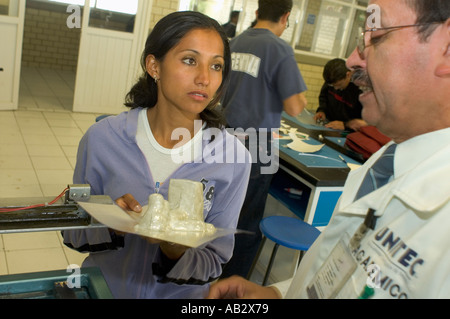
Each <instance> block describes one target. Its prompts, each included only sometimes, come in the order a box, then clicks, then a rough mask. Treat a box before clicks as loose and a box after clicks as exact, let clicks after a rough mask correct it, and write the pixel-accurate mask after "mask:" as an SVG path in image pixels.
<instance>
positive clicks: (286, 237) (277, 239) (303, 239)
mask: <svg viewBox="0 0 450 319" xmlns="http://www.w3.org/2000/svg"><path fill="white" fill-rule="evenodd" d="M259 228H260V229H261V232H262V233H263V239H262V242H261V245H260V246H259V249H258V253H257V254H256V256H255V259H254V260H253V264H252V267H251V268H250V272H249V274H248V276H247V279H250V276H251V274H252V272H253V270H254V268H255V266H256V263H257V261H258V259H259V256H260V254H261V251H262V249H263V247H264V244H265V242H266V239H267V238H269V239H270V240H271V241H273V242H274V243H275V246H274V247H273V250H272V255H271V256H270V261H269V265H268V266H267V270H266V274H265V276H264V280H263V283H262V285H263V286H265V285H266V283H267V280H268V279H269V275H270V271H271V270H272V265H273V261H274V260H275V256H276V254H277V250H278V247H280V245H282V246H284V247H288V248H291V249H296V250H299V251H300V252H301V257H303V253H304V252H305V251H307V250H308V249H309V247H311V245H312V244H313V243H314V241H315V240H316V238H317V237H318V236H319V235H320V231H319V230H318V229H317V228H315V227H314V226H311V225H310V224H308V223H306V222H304V221H303V220H300V219H298V218H293V217H287V216H270V217H266V218H264V219H263V220H261V222H260V224H259ZM301 257H300V259H299V262H298V263H300V260H301Z"/></svg>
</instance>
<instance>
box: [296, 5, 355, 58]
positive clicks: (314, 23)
mask: <svg viewBox="0 0 450 319" xmlns="http://www.w3.org/2000/svg"><path fill="white" fill-rule="evenodd" d="M349 13H350V7H348V6H345V5H342V4H338V3H334V2H331V1H322V2H321V1H311V0H310V1H308V5H307V8H306V18H305V21H304V24H303V28H302V32H301V35H300V38H299V40H298V41H297V43H296V46H295V48H296V49H298V50H304V51H310V52H314V53H320V54H325V55H332V56H338V55H339V50H340V47H341V43H342V36H343V34H344V29H345V27H346V25H347V22H348V19H349Z"/></svg>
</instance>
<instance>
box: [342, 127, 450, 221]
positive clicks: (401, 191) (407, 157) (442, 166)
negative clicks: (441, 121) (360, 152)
mask: <svg viewBox="0 0 450 319" xmlns="http://www.w3.org/2000/svg"><path fill="white" fill-rule="evenodd" d="M449 141H450V128H447V129H444V130H440V131H435V132H432V133H428V134H424V135H421V136H418V137H415V138H413V139H410V140H408V141H405V142H403V143H401V144H399V145H398V147H397V150H396V153H395V159H394V171H395V173H394V174H395V175H394V180H393V181H391V182H390V183H388V184H387V185H385V186H383V187H381V188H379V189H377V190H375V191H374V192H372V193H370V194H368V195H366V196H364V197H362V198H360V199H359V200H357V201H356V202H354V198H355V196H356V193H357V191H358V189H359V187H360V185H361V181H362V180H363V178H364V177H365V175H366V173H367V171H368V169H369V168H370V167H371V166H372V165H373V164H374V163H375V162H376V160H377V159H378V158H379V157H380V156H381V155H382V154H383V152H384V151H385V150H386V148H387V147H389V145H391V144H392V143H393V142H390V143H388V144H387V145H385V146H384V147H383V148H382V149H380V150H379V151H378V152H377V153H376V154H374V155H373V156H372V157H371V158H370V159H369V160H368V161H367V162H366V163H365V164H364V165H363V166H362V167H361V168H359V169H357V170H355V171H352V172H351V173H350V174H349V177H348V179H347V181H346V185H345V189H344V192H343V195H342V197H341V200H340V202H339V206H338V208H339V209H338V210H339V211H340V213H349V214H354V215H366V213H367V210H368V209H369V208H372V209H374V210H375V211H376V216H381V215H382V214H383V213H384V211H385V209H386V206H387V205H388V204H389V202H390V201H391V200H392V199H393V198H394V197H395V198H397V199H399V200H400V201H402V202H403V203H404V204H405V205H407V206H408V207H410V208H411V209H412V210H414V211H416V212H421V213H425V214H432V213H433V212H435V211H436V210H438V209H439V208H440V207H442V206H443V205H444V204H446V203H447V202H448V201H449V200H450V143H449Z"/></svg>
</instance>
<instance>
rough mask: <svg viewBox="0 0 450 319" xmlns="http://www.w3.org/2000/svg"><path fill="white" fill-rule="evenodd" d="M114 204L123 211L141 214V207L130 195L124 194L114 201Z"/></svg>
mask: <svg viewBox="0 0 450 319" xmlns="http://www.w3.org/2000/svg"><path fill="white" fill-rule="evenodd" d="M115 202H116V204H117V205H118V206H119V207H120V208H122V209H123V210H125V211H133V212H135V213H141V212H142V206H141V204H139V202H138V201H137V200H136V199H135V198H134V196H133V195H131V194H125V195H123V196H122V197H119V198H118V199H116V200H115Z"/></svg>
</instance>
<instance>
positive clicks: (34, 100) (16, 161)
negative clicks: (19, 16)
mask: <svg viewBox="0 0 450 319" xmlns="http://www.w3.org/2000/svg"><path fill="white" fill-rule="evenodd" d="M74 82H75V75H74V74H73V73H71V72H65V71H54V70H46V69H34V68H26V69H23V71H22V80H21V90H20V102H19V110H18V111H14V112H13V111H0V198H18V200H20V198H24V197H56V196H57V195H59V194H60V193H61V192H62V190H63V189H64V188H65V187H66V186H67V185H68V184H70V183H71V182H72V174H73V169H74V166H75V158H76V151H77V145H78V142H79V140H80V138H81V137H82V135H83V134H84V132H86V130H87V128H89V127H90V126H91V125H92V124H93V123H94V122H95V118H96V116H98V114H81V113H73V112H71V103H72V100H73V87H74ZM275 214H278V215H292V214H291V213H290V212H289V211H288V210H287V209H285V208H283V207H282V206H281V205H280V204H279V203H278V202H276V201H275V200H273V199H272V198H270V197H269V200H268V204H267V207H266V216H268V215H275ZM61 239H62V238H61V235H60V234H59V232H56V231H53V232H42V233H21V234H3V235H0V275H5V274H17V273H28V272H36V271H46V270H55V269H65V268H66V267H67V266H68V265H70V264H77V265H81V263H82V261H83V260H84V258H85V257H86V256H85V255H83V254H79V253H77V252H75V251H73V250H70V249H67V248H65V246H64V245H63V244H62V240H61ZM272 247H273V244H272V243H271V242H270V241H267V244H266V248H265V250H264V251H263V253H262V256H261V259H260V263H259V264H258V265H257V267H256V271H255V273H254V276H252V278H251V279H252V281H255V282H259V283H260V282H261V281H262V274H261V273H263V272H264V271H265V267H266V264H267V261H268V259H269V255H270V252H271V250H272ZM292 261H293V251H292V250H290V249H287V248H283V247H281V248H280V249H279V251H278V254H277V259H276V261H275V264H274V268H273V270H272V276H271V279H272V280H271V281H278V280H285V279H287V278H289V276H290V274H291V273H292Z"/></svg>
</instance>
